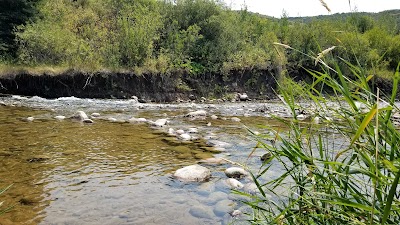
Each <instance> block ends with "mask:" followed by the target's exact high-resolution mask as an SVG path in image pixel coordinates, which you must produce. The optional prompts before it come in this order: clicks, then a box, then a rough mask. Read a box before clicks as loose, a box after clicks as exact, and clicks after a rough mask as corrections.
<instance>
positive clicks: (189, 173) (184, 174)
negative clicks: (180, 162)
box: [174, 164, 211, 182]
mask: <svg viewBox="0 0 400 225" xmlns="http://www.w3.org/2000/svg"><path fill="white" fill-rule="evenodd" d="M174 177H176V178H177V179H179V180H182V181H197V182H203V181H206V180H208V179H210V177H211V172H210V170H209V169H207V168H206V167H204V166H200V165H197V164H196V165H191V166H186V167H183V168H181V169H179V170H177V171H176V172H175V173H174Z"/></svg>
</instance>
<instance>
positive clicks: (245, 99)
mask: <svg viewBox="0 0 400 225" xmlns="http://www.w3.org/2000/svg"><path fill="white" fill-rule="evenodd" d="M237 96H238V98H239V100H240V101H248V100H249V96H248V95H247V94H246V93H243V94H241V93H237Z"/></svg>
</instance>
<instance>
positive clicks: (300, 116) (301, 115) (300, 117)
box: [296, 114, 306, 120]
mask: <svg viewBox="0 0 400 225" xmlns="http://www.w3.org/2000/svg"><path fill="white" fill-rule="evenodd" d="M296 119H298V120H305V119H306V116H305V115H304V114H300V115H297V116H296Z"/></svg>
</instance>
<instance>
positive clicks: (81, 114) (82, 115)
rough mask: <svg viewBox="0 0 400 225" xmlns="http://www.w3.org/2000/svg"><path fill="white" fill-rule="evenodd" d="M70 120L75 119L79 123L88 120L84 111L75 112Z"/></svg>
mask: <svg viewBox="0 0 400 225" xmlns="http://www.w3.org/2000/svg"><path fill="white" fill-rule="evenodd" d="M71 119H76V120H79V121H84V120H88V119H89V117H88V116H87V115H86V113H85V112H84V111H77V112H76V113H75V114H74V115H73V116H72V117H71Z"/></svg>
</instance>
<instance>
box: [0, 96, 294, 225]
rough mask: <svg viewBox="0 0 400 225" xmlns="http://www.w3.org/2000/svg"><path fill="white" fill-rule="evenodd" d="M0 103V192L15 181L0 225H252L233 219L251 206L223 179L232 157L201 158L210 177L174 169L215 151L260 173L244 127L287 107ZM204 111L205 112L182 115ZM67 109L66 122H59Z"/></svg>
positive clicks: (12, 99) (263, 122)
mask: <svg viewBox="0 0 400 225" xmlns="http://www.w3.org/2000/svg"><path fill="white" fill-rule="evenodd" d="M0 103H1V105H2V106H0V132H1V136H0V188H4V187H6V186H8V185H11V184H12V186H11V187H10V188H9V189H8V190H7V191H5V192H4V193H3V194H1V195H0V202H1V201H4V205H3V207H4V206H13V208H12V210H11V211H10V212H7V213H5V214H3V215H1V216H0V224H229V223H232V222H234V223H235V224H240V223H244V224H246V218H247V216H246V215H244V214H242V215H241V216H236V217H233V216H231V213H232V212H233V211H234V210H240V211H241V212H242V213H246V212H251V210H250V209H249V208H248V207H246V206H245V205H244V204H243V203H241V200H243V197H241V196H239V195H236V194H233V193H231V188H230V187H229V185H227V184H226V182H225V181H226V179H227V177H226V175H225V174H224V170H225V169H226V168H228V167H231V166H233V165H232V164H231V163H227V162H226V163H221V164H208V163H202V165H203V166H205V167H207V168H208V169H210V170H211V174H212V177H211V179H210V180H209V181H207V182H201V183H187V182H182V181H179V180H176V179H175V178H174V177H173V176H172V175H173V173H174V172H175V171H176V170H177V169H179V168H182V167H184V166H187V165H193V164H198V163H201V162H202V160H204V159H206V158H211V157H222V158H226V159H228V160H230V161H232V162H237V163H240V164H242V165H246V166H248V167H249V168H250V170H252V171H253V172H255V173H256V172H257V171H258V170H259V169H260V166H261V165H262V162H261V160H260V156H262V155H263V154H264V153H265V150H263V149H257V150H256V151H255V152H254V153H252V151H253V150H254V147H255V145H256V141H255V140H254V137H253V136H252V135H251V134H250V132H249V131H248V130H247V129H251V130H252V131H256V132H260V133H268V132H270V131H271V129H274V128H276V129H280V130H282V129H284V127H282V125H281V124H280V123H278V122H276V121H275V120H273V119H271V118H270V114H271V113H273V112H282V113H285V112H286V113H287V111H286V109H285V107H284V106H283V105H282V104H280V103H279V102H269V103H252V102H245V103H243V102H242V103H215V104H194V103H182V104H141V103H137V102H135V101H133V100H96V99H78V98H74V97H68V98H59V99H43V98H40V97H22V96H7V97H1V98H0ZM78 110H81V111H84V112H86V114H88V115H91V114H92V113H98V114H99V115H97V117H95V118H93V121H94V123H90V124H88V123H82V122H77V121H73V120H71V119H68V117H70V116H72V115H73V114H74V113H75V112H76V111H78ZM197 110H205V111H206V112H207V116H206V117H205V118H200V119H194V118H191V117H186V116H185V115H187V114H188V113H189V112H194V111H197ZM60 115H62V116H66V117H67V118H65V119H56V118H55V117H56V116H60ZM211 115H215V116H216V117H218V118H215V117H211ZM132 117H135V118H146V119H147V120H153V121H155V120H157V119H160V118H165V119H167V120H168V121H169V124H167V125H166V126H164V127H153V126H151V125H150V124H149V123H129V122H127V121H128V120H129V119H130V118H132ZM232 118H233V119H232ZM238 119H240V122H239V121H238ZM170 128H172V129H174V130H178V129H182V130H185V131H187V130H189V129H190V128H196V129H197V131H196V132H195V133H193V134H190V135H192V136H193V137H194V136H195V137H198V139H197V140H195V141H190V142H185V141H183V142H182V141H179V140H178V139H176V137H172V136H170V135H168V130H169V129H170ZM266 141H267V140H266ZM210 142H211V143H214V145H215V143H218V144H217V145H219V147H223V148H216V147H218V146H216V147H214V148H213V147H210ZM251 153H252V154H251ZM280 169H281V168H279V167H277V168H274V167H272V169H271V170H270V171H268V173H267V174H265V176H267V177H268V179H271V178H274V177H276V176H277V174H279V172H280ZM241 181H242V182H243V183H245V184H251V183H252V181H251V180H250V179H249V178H245V179H243V180H241ZM250 191H251V190H250Z"/></svg>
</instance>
